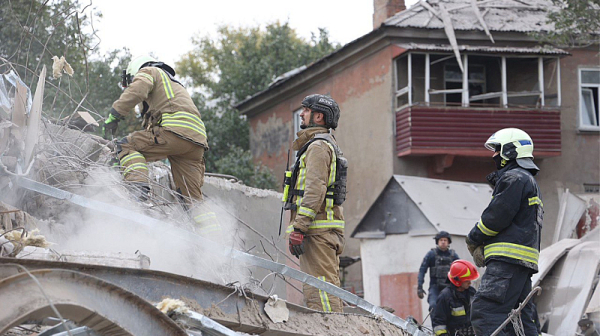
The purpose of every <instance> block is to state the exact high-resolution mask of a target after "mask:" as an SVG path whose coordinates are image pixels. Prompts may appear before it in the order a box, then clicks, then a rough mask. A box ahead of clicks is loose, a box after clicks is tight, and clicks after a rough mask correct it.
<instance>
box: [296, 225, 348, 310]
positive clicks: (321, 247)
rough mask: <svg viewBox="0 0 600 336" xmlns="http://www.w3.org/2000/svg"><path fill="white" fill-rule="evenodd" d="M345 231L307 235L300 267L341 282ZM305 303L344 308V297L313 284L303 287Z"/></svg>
mask: <svg viewBox="0 0 600 336" xmlns="http://www.w3.org/2000/svg"><path fill="white" fill-rule="evenodd" d="M344 242H345V240H344V234H343V233H341V232H339V231H337V230H330V231H326V232H320V233H319V234H318V235H310V234H309V235H307V236H306V237H305V238H304V254H302V255H300V270H301V271H302V272H305V273H308V274H310V275H312V276H314V277H315V278H318V279H321V280H324V281H327V282H329V283H331V284H333V285H336V286H338V287H339V286H340V272H339V271H340V254H342V252H343V250H344ZM302 289H303V293H304V299H305V301H306V306H307V307H308V308H310V309H314V310H321V311H324V312H340V313H341V312H343V310H342V300H341V299H340V298H338V297H337V296H334V295H331V294H327V293H326V292H324V291H322V290H320V289H317V288H315V287H313V286H310V285H306V284H305V285H304V286H303V287H302Z"/></svg>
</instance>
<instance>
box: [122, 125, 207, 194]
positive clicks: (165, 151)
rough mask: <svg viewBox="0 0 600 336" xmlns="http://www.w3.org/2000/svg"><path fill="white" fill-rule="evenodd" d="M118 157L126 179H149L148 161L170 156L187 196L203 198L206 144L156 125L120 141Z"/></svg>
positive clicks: (175, 176)
mask: <svg viewBox="0 0 600 336" xmlns="http://www.w3.org/2000/svg"><path fill="white" fill-rule="evenodd" d="M119 146H120V151H119V152H118V158H119V160H120V163H121V166H122V167H123V175H124V178H125V180H126V181H130V182H141V183H149V182H150V180H149V177H148V165H147V162H152V161H158V160H162V159H166V158H167V159H169V162H170V163H171V173H172V174H173V180H174V182H175V187H176V188H177V191H179V192H180V193H181V194H182V195H183V196H184V197H185V198H186V201H187V203H188V204H189V203H191V200H195V201H201V200H202V192H201V191H200V188H201V187H202V185H203V184H204V147H202V146H200V145H197V144H195V143H193V142H191V141H187V140H185V139H183V138H180V137H179V136H177V135H175V133H172V132H169V131H166V130H164V129H163V128H162V127H160V126H155V127H153V128H152V129H151V130H145V131H136V132H133V133H131V134H130V135H128V136H127V137H126V138H124V139H122V140H121V141H119Z"/></svg>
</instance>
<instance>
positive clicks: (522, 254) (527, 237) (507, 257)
mask: <svg viewBox="0 0 600 336" xmlns="http://www.w3.org/2000/svg"><path fill="white" fill-rule="evenodd" d="M485 147H486V148H487V149H489V150H491V151H493V152H494V154H493V160H494V162H495V165H496V171H494V172H493V173H491V174H490V175H488V177H487V180H488V181H489V182H490V184H491V185H493V186H494V192H493V194H492V196H493V197H492V200H491V201H490V204H489V205H488V207H487V208H486V209H485V210H484V211H483V213H482V215H481V219H480V220H479V222H477V223H476V225H475V226H474V227H473V229H472V230H471V232H470V233H469V235H468V236H467V246H468V248H469V251H470V252H471V254H472V255H473V257H474V260H475V262H476V264H477V266H479V267H483V266H486V267H487V268H486V271H485V274H484V275H483V277H482V279H481V286H480V287H479V289H478V291H477V294H475V298H474V300H473V305H472V310H471V323H472V325H473V329H474V330H475V333H476V334H477V335H478V336H488V335H490V334H491V333H492V332H494V330H495V329H496V328H498V326H500V324H502V322H504V320H505V319H506V318H507V316H508V314H509V313H510V312H511V310H512V309H514V308H515V307H516V306H518V304H519V303H520V302H522V301H523V300H524V299H525V297H526V296H527V295H528V294H529V292H530V291H531V275H532V274H534V273H537V271H538V257H539V251H540V238H541V230H542V218H543V213H544V210H543V204H542V197H541V193H540V189H539V187H538V184H537V182H536V180H535V178H534V176H535V175H536V174H537V173H538V171H539V168H538V167H537V166H536V165H535V163H534V162H533V140H532V139H531V137H529V135H528V134H527V133H525V132H524V131H522V130H520V129H517V128H505V129H501V130H499V131H497V132H496V133H494V134H493V135H492V136H491V137H490V138H489V139H488V140H487V141H486V142H485ZM481 251H483V253H482V254H481V253H480V252H481ZM481 255H482V257H481ZM534 315H535V312H534V308H533V303H532V302H530V303H529V304H527V305H526V306H525V308H524V309H523V310H522V311H521V320H522V322H523V327H524V330H525V335H526V336H534V335H536V336H537V329H536V326H535V323H534V321H535V320H537V316H534ZM501 335H514V330H513V327H512V325H510V326H509V327H507V328H505V330H504V331H503V333H502V334H501Z"/></svg>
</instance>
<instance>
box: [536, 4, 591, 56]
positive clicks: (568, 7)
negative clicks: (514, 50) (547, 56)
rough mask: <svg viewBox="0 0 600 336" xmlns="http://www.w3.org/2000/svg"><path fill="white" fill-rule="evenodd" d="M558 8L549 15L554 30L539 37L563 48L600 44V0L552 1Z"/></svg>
mask: <svg viewBox="0 0 600 336" xmlns="http://www.w3.org/2000/svg"><path fill="white" fill-rule="evenodd" d="M552 3H553V4H554V5H555V6H556V7H557V8H558V10H556V11H551V12H550V13H548V21H549V22H551V23H554V30H553V31H552V32H549V33H547V34H545V35H543V36H538V37H539V38H540V39H541V40H542V41H543V42H547V43H551V44H554V45H557V46H561V47H582V46H589V45H590V44H593V43H599V42H600V0H552Z"/></svg>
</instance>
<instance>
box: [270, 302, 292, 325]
mask: <svg viewBox="0 0 600 336" xmlns="http://www.w3.org/2000/svg"><path fill="white" fill-rule="evenodd" d="M265 313H266V314H267V316H269V318H270V319H271V321H273V322H274V323H281V322H285V321H287V320H288V319H289V318H290V310H289V309H288V308H287V306H286V304H285V300H282V299H280V298H278V297H277V295H273V296H271V297H269V300H267V303H266V304H265Z"/></svg>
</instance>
